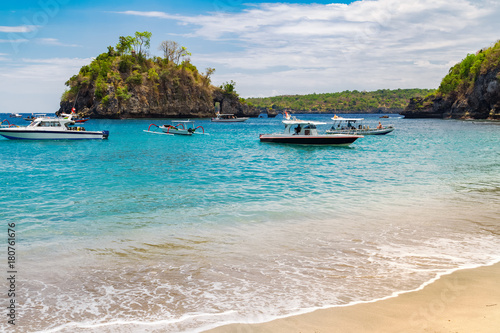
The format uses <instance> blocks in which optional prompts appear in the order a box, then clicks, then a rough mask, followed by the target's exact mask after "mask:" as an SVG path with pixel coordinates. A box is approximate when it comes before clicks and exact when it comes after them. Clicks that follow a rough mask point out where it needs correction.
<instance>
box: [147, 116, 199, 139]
mask: <svg viewBox="0 0 500 333" xmlns="http://www.w3.org/2000/svg"><path fill="white" fill-rule="evenodd" d="M172 123H174V124H176V125H161V126H158V125H155V124H151V125H149V127H148V130H147V131H146V130H144V132H146V133H153V134H167V135H193V134H198V133H196V130H197V129H199V128H201V131H202V133H200V134H205V129H204V128H203V127H202V126H198V127H195V126H194V121H192V120H175V121H172ZM151 126H155V127H156V128H159V129H160V130H161V132H158V131H155V130H151Z"/></svg>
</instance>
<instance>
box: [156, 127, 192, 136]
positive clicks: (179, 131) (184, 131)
mask: <svg viewBox="0 0 500 333" xmlns="http://www.w3.org/2000/svg"><path fill="white" fill-rule="evenodd" d="M160 128H161V130H162V131H163V133H167V134H176V135H193V130H191V131H190V130H189V129H184V128H175V127H170V128H168V127H165V126H160Z"/></svg>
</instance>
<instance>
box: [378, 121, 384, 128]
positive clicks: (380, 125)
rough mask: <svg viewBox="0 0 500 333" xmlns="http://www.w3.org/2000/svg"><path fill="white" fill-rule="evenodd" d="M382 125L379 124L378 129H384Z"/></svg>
mask: <svg viewBox="0 0 500 333" xmlns="http://www.w3.org/2000/svg"><path fill="white" fill-rule="evenodd" d="M382 128H383V127H382V124H381V123H380V121H379V122H378V126H377V129H382Z"/></svg>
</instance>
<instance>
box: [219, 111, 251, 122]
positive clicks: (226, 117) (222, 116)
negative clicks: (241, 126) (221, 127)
mask: <svg viewBox="0 0 500 333" xmlns="http://www.w3.org/2000/svg"><path fill="white" fill-rule="evenodd" d="M248 119H249V118H248V117H236V116H235V115H234V114H231V113H217V114H215V118H212V121H213V122H218V123H239V122H242V121H247V120H248Z"/></svg>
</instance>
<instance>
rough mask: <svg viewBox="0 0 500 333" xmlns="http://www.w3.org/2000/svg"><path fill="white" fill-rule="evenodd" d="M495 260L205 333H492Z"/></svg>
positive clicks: (499, 299) (496, 307) (498, 317)
mask: <svg viewBox="0 0 500 333" xmlns="http://www.w3.org/2000/svg"><path fill="white" fill-rule="evenodd" d="M499 330H500V263H499V264H495V265H492V266H485V267H479V268H473V269H465V270H460V271H456V272H453V273H451V274H448V275H444V276H442V277H441V278H439V279H438V280H436V281H435V282H433V283H430V284H429V285H427V286H425V287H424V288H423V289H421V290H418V291H413V292H408V293H404V294H401V295H399V296H397V297H393V298H388V299H385V300H380V301H376V302H372V303H361V304H356V305H351V306H345V307H335V308H329V309H322V310H317V311H314V312H311V313H307V314H303V315H298V316H292V317H287V318H283V319H277V320H273V321H271V322H267V323H262V324H231V325H225V326H221V327H218V328H216V329H213V330H210V331H208V332H212V333H226V332H231V333H233V332H241V333H243V332H256V333H263V332H269V333H270V332H272V333H281V332H283V333H284V332H286V333H288V332H297V333H298V332H300V333H327V332H342V333H343V332H356V333H364V332H366V333H368V332H370V333H374V332H380V333H382V332H383V333H388V332H398V333H399V332H406V333H408V332H415V333H417V332H418V333H421V332H433V333H451V332H453V333H470V332H476V333H498V332H499Z"/></svg>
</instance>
